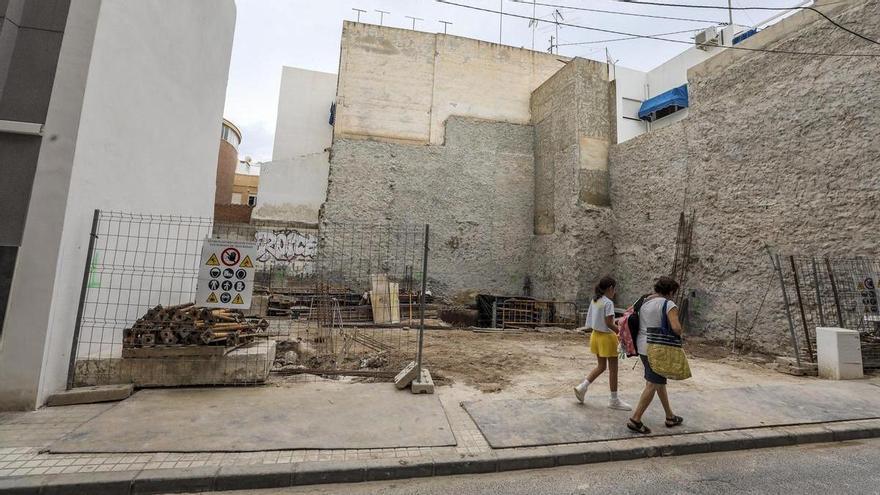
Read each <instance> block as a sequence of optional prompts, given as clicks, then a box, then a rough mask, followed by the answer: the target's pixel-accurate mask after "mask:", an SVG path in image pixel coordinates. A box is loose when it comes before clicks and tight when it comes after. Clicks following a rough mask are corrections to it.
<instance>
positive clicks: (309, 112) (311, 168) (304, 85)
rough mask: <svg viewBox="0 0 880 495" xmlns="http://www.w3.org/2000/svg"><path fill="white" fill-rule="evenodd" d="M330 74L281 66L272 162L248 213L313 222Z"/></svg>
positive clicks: (323, 170) (328, 132) (323, 163)
mask: <svg viewBox="0 0 880 495" xmlns="http://www.w3.org/2000/svg"><path fill="white" fill-rule="evenodd" d="M335 99H336V74H329V73H325V72H317V71H311V70H305V69H299V68H295V67H284V68H283V69H282V74H281V88H280V92H279V98H278V121H277V123H276V126H275V144H274V147H273V149H272V161H271V162H268V163H263V164H262V165H261V167H260V175H261V176H262V184H261V188H260V201H259V203H258V205H257V206H256V208H255V209H254V212H253V217H254V218H255V219H260V220H277V221H286V222H290V221H293V222H300V223H305V224H311V225H314V224H316V223H317V221H318V211H319V210H320V208H321V205H322V204H323V203H324V200H325V199H326V197H327V174H328V172H329V170H330V163H329V162H330V155H329V148H330V144H331V142H332V137H333V125H332V123H333V122H332V121H333V119H334V116H335V115H334V106H333V105H334V101H335Z"/></svg>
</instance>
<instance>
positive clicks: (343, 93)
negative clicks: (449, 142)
mask: <svg viewBox="0 0 880 495" xmlns="http://www.w3.org/2000/svg"><path fill="white" fill-rule="evenodd" d="M560 60H563V61H564V60H567V59H566V58H564V57H559V56H556V55H551V54H547V53H540V52H533V51H531V50H523V49H520V48H512V47H509V46H504V45H499V44H496V43H488V42H485V41H479V40H473V39H467V38H461V37H458V36H447V35H443V34H430V33H422V32H418V31H412V30H408V29H395V28H389V27H380V26H375V25H370V24H357V23H353V22H346V23H345V25H344V26H343V31H342V51H341V55H340V61H339V74H340V77H339V88H338V90H337V110H336V126H335V128H334V137H335V139H373V140H383V141H391V142H399V143H412V144H426V143H430V144H442V143H443V141H444V136H445V131H444V129H445V124H444V123H445V122H446V120H447V118H449V117H450V116H453V115H458V116H466V117H474V118H479V119H486V120H493V121H499V122H508V123H515V124H528V123H529V122H530V120H531V114H530V111H529V97H530V95H531V92H532V91H533V90H534V89H535V88H537V87H538V86H540V85H541V83H543V82H544V81H546V80H547V78H549V77H550V76H551V75H552V74H553V73H555V72H556V71H557V70H559V69H560V68H561V67H562V65H563V64H564V62H561V61H560Z"/></svg>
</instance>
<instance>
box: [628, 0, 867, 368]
mask: <svg viewBox="0 0 880 495" xmlns="http://www.w3.org/2000/svg"><path fill="white" fill-rule="evenodd" d="M844 7H846V8H842V9H840V11H838V12H836V13H835V14H833V15H832V17H833V18H835V19H836V20H837V21H838V22H840V23H842V24H843V25H845V26H848V27H849V28H851V29H854V30H856V31H859V32H863V33H866V34H867V35H869V36H872V37H874V38H878V37H880V2H878V1H874V0H872V1H868V2H861V3H859V4H858V5H857V6H855V7H852V6H851V5H844ZM807 16H812V18H815V14H812V13H810V12H802V13H799V14H796V15H795V16H792V18H790V19H789V20H787V21H785V22H786V23H789V25H792V24H794V23H798V22H800V23H803V22H804V20H805V19H807V18H808V17H807ZM795 27H797V26H796V25H795ZM780 28H782V29H786V27H785V25H783V26H781V27H780ZM774 30H777V28H774ZM777 32H778V31H777ZM767 34H768V35H770V36H773V35H774V33H773V32H772V31H769V32H768V33H767ZM768 37H769V36H768ZM765 42H766V40H765V39H764V38H762V34H758V35H757V36H754V37H753V38H751V39H750V40H748V41H746V42H744V43H743V45H742V46H746V47H759V46H762V43H765ZM770 47H772V48H778V49H788V50H798V51H824V52H840V53H846V52H855V51H858V52H863V53H867V52H873V53H877V50H876V45H871V44H868V43H866V42H863V41H860V40H858V39H856V38H854V37H853V36H851V35H849V34H847V33H845V32H843V31H841V30H839V29H836V28H834V27H833V26H831V25H830V24H828V23H827V22H823V21H815V22H811V23H809V24H808V25H807V26H806V27H804V28H803V29H800V30H799V31H796V32H794V34H793V35H792V36H791V37H789V38H787V39H785V40H784V41H782V42H781V43H776V44H773V45H770ZM689 79H690V84H689V89H690V100H691V108H690V115H689V116H688V118H687V119H686V120H684V121H682V122H681V123H679V124H676V125H674V126H671V127H669V128H667V129H663V130H661V131H657V132H653V133H651V134H647V135H643V136H640V137H638V138H636V139H633V140H631V141H628V142H626V143H623V144H621V145H619V146H616V147H614V148H613V149H612V152H611V183H612V204H613V209H614V221H615V225H616V229H615V237H614V245H615V265H616V273H617V276H618V278H619V279H620V281H621V284H622V291H621V292H622V293H621V296H622V298H623V300H629V299H632V298H633V297H634V296H635V295H636V294H637V293H639V292H642V291H645V290H648V289H649V288H650V280H651V279H652V278H653V277H654V276H656V275H659V274H662V273H665V272H668V271H669V268H670V267H671V262H672V256H673V251H674V245H673V243H674V239H675V229H676V225H677V217H678V214H679V212H680V211H682V210H683V209H694V210H695V211H696V226H695V229H694V231H695V233H694V248H693V249H694V256H695V258H694V264H693V267H692V274H691V275H690V279H689V280H690V282H689V284H688V285H689V286H691V287H692V288H694V289H695V290H696V298H695V299H694V300H693V304H694V307H695V310H696V312H695V317H696V324H695V325H694V327H693V330H694V331H695V332H698V333H704V334H707V335H709V336H712V337H717V338H719V339H728V338H729V337H730V334H731V331H732V329H733V325H734V318H735V314H736V313H737V312H739V323H740V328H739V330H740V332H741V331H743V325H744V322H751V320H752V318H753V317H754V316H755V313H756V311H757V308H758V306H759V305H760V302H761V298H762V296H763V294H764V291H765V290H766V288H767V286H768V284H770V287H771V292H770V294H769V295H768V297H767V305H766V306H765V307H764V310H763V312H762V313H761V315H760V317H759V318H758V323H757V326H756V327H755V329H754V331H753V332H752V339H753V342H752V343H753V344H754V345H756V346H758V347H761V348H764V349H767V350H772V351H777V352H785V353H788V352H790V344H789V340H788V328H787V323H786V322H785V316H784V310H783V307H782V304H781V299H782V297H781V292H780V291H779V289H778V282H777V281H776V279H775V278H773V272H772V269H771V266H770V263H769V259H768V256H767V254H766V250H765V245H769V246H770V247H772V248H773V249H775V250H778V251H779V252H782V253H805V254H813V253H815V254H822V253H830V254H834V255H856V254H860V255H871V256H877V255H878V254H880V247H878V246H880V230H878V228H877V226H878V225H880V215H878V211H880V209H878V206H877V205H878V204H880V140H878V139H877V137H876V133H877V129H880V112H877V105H878V101H880V85H878V84H877V81H880V63H878V62H877V59H860V58H826V57H812V56H791V55H778V54H770V53H743V52H734V51H727V52H724V53H723V54H721V55H719V56H717V57H715V58H713V59H712V60H710V61H708V62H707V63H705V64H703V65H701V66H697V67H695V68H694V69H692V70H691V72H690V74H689Z"/></svg>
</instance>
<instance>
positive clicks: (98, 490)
mask: <svg viewBox="0 0 880 495" xmlns="http://www.w3.org/2000/svg"><path fill="white" fill-rule="evenodd" d="M137 475H138V471H115V472H102V473H73V474H62V475H58V476H51V477H49V479H48V481H47V482H46V484H45V485H43V491H42V492H40V493H41V494H45V495H80V494H83V493H88V494H89V495H129V493H131V484H132V481H134V478H135V477H136V476H137Z"/></svg>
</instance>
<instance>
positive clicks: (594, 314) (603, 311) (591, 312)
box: [586, 296, 614, 332]
mask: <svg viewBox="0 0 880 495" xmlns="http://www.w3.org/2000/svg"><path fill="white" fill-rule="evenodd" d="M606 316H614V302H613V301H611V299H608V297H606V296H602V297H600V298H599V299H598V300H597V301H594V300H592V299H590V309H588V310H587V322H586V324H587V328H592V329H593V330H594V331H596V332H610V331H611V329H610V328H608V325H607V324H606V323H605V317H606Z"/></svg>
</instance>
